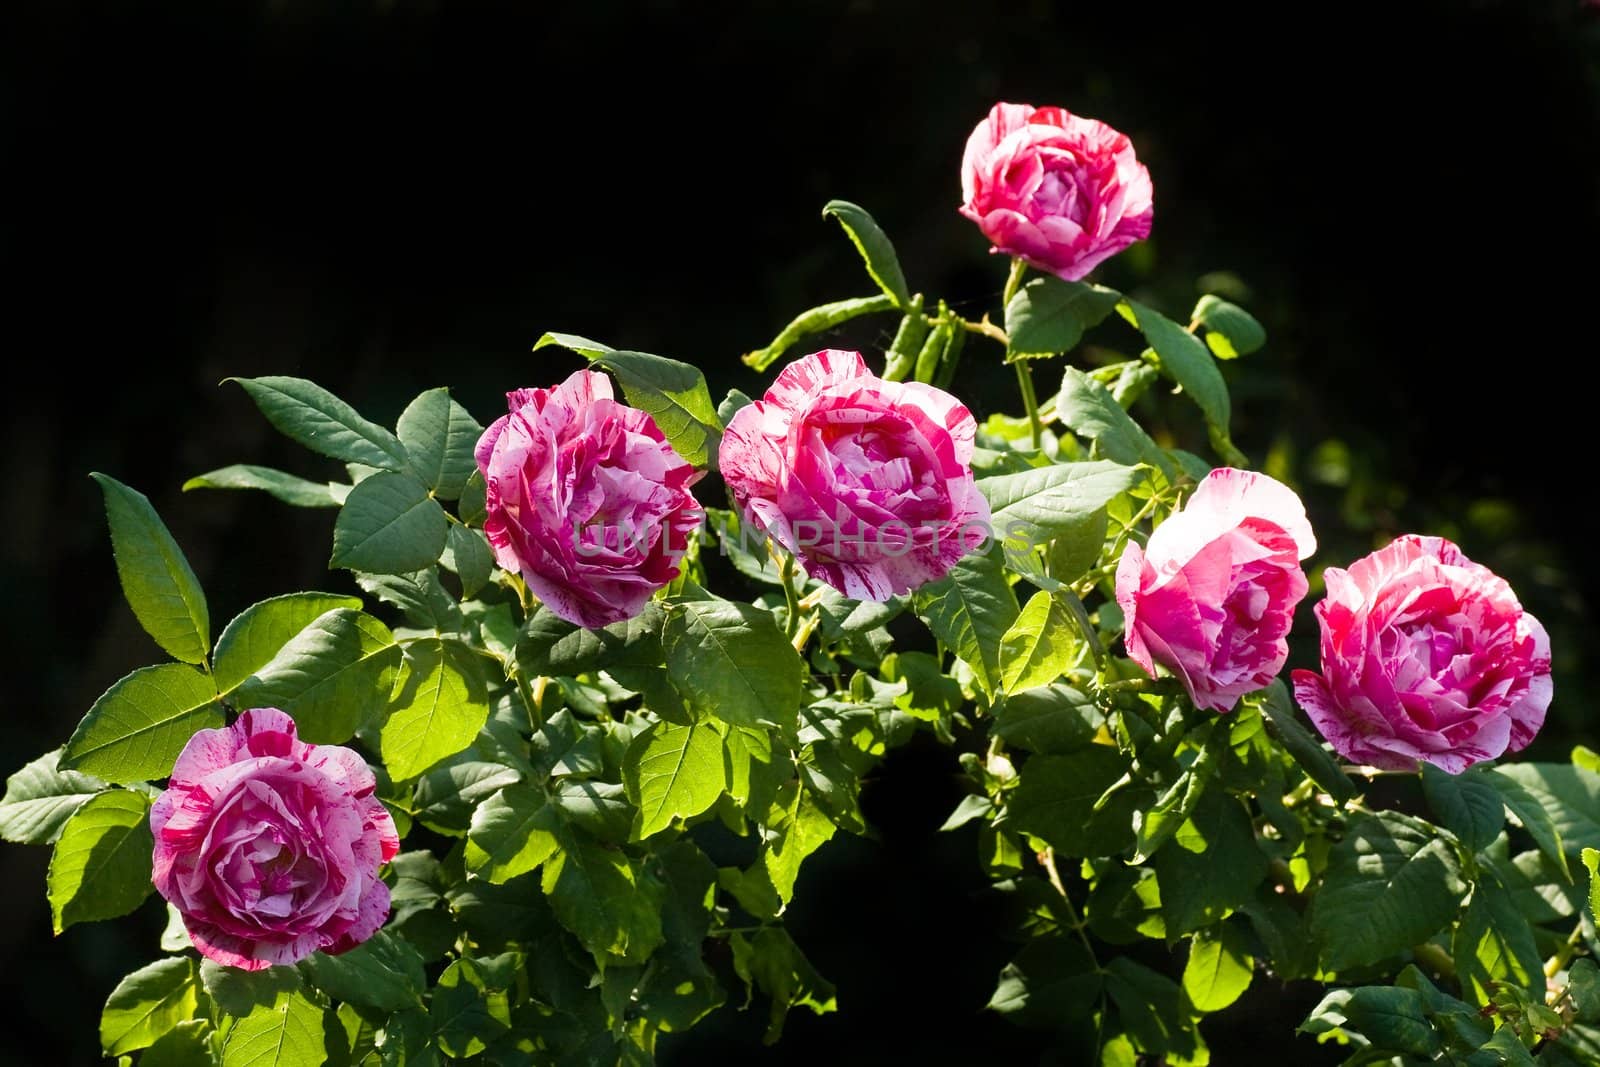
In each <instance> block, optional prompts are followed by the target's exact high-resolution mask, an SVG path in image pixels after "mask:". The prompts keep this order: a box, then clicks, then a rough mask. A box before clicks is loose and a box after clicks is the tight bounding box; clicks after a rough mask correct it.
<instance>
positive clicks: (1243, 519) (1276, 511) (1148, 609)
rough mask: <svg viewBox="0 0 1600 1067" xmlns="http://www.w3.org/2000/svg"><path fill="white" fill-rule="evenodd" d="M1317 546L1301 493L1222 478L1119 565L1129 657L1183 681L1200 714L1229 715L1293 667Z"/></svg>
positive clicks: (1235, 474) (1228, 474)
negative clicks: (1300, 609) (1293, 634)
mask: <svg viewBox="0 0 1600 1067" xmlns="http://www.w3.org/2000/svg"><path fill="white" fill-rule="evenodd" d="M1316 547H1317V541H1316V537H1315V535H1314V534H1313V533H1312V532H1311V524H1310V522H1308V521H1307V520H1306V512H1305V507H1304V505H1302V504H1301V503H1300V498H1299V497H1297V496H1295V494H1294V491H1293V490H1291V489H1290V488H1289V487H1288V486H1286V485H1283V484H1282V483H1281V482H1277V481H1274V480H1273V479H1271V478H1268V477H1267V476H1266V475H1264V474H1256V473H1254V472H1251V471H1241V470H1234V469H1232V468H1226V467H1225V468H1222V469H1219V470H1214V471H1212V472H1211V473H1210V474H1208V475H1206V476H1205V478H1204V479H1202V480H1201V482H1200V485H1199V487H1198V488H1197V489H1195V491H1194V495H1193V496H1191V497H1190V498H1189V501H1188V503H1186V504H1185V505H1184V507H1183V510H1182V511H1179V512H1178V513H1177V514H1175V515H1173V516H1172V517H1171V518H1169V519H1167V521H1166V522H1164V523H1162V524H1161V525H1160V526H1158V527H1156V529H1155V532H1154V533H1152V534H1151V535H1150V541H1149V543H1148V544H1147V545H1146V546H1145V547H1144V548H1143V549H1141V548H1140V547H1139V546H1138V544H1129V545H1128V547H1127V550H1126V551H1125V552H1124V553H1123V555H1122V560H1121V562H1120V563H1119V564H1118V565H1117V603H1118V604H1119V605H1120V606H1121V607H1122V612H1123V615H1124V617H1125V619H1126V623H1125V625H1126V628H1127V629H1126V633H1127V647H1128V655H1129V656H1131V657H1132V658H1133V660H1134V662H1136V663H1138V664H1139V665H1140V666H1141V667H1143V668H1144V669H1145V670H1146V671H1147V672H1149V673H1151V674H1152V675H1153V674H1154V673H1155V664H1156V663H1160V664H1161V665H1162V666H1164V667H1166V668H1168V669H1169V670H1171V671H1172V672H1173V673H1174V674H1176V675H1177V676H1178V678H1179V680H1180V681H1182V682H1183V687H1184V689H1185V690H1186V691H1187V692H1188V693H1189V699H1191V700H1193V701H1194V703H1195V706H1196V707H1201V708H1210V709H1211V710H1213V711H1229V710H1231V709H1232V708H1233V705H1234V704H1235V703H1236V702H1237V701H1238V699H1239V698H1240V697H1242V696H1244V695H1245V694H1246V693H1253V692H1255V691H1256V690H1258V689H1260V688H1262V687H1263V686H1265V685H1267V684H1269V683H1270V682H1271V681H1272V680H1273V679H1274V678H1276V677H1277V676H1278V672H1279V671H1281V670H1282V669H1283V665H1284V662H1285V661H1286V660H1287V659H1288V658H1289V643H1288V641H1287V640H1286V638H1287V636H1288V633H1289V627H1290V625H1291V624H1292V623H1293V621H1294V609H1295V605H1297V604H1299V603H1300V600H1301V598H1302V597H1304V596H1305V595H1306V576H1305V572H1304V571H1303V570H1301V569H1300V561H1301V560H1303V559H1305V558H1306V557H1308V556H1310V555H1311V553H1313V552H1315V551H1316Z"/></svg>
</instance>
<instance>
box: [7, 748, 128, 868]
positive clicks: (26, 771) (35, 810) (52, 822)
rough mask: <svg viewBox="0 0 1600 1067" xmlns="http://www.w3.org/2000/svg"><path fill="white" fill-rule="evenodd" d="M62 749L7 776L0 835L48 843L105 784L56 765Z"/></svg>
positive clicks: (12, 839)
mask: <svg viewBox="0 0 1600 1067" xmlns="http://www.w3.org/2000/svg"><path fill="white" fill-rule="evenodd" d="M60 758H61V749H59V748H58V749H56V750H55V751H54V752H46V753H45V754H44V755H42V756H40V757H39V758H38V759H36V760H34V761H33V762H32V763H29V764H27V765H26V766H25V767H23V768H22V769H21V770H20V771H18V772H17V773H15V774H13V775H12V776H11V777H9V778H7V779H6V793H5V797H4V798H0V838H4V839H5V840H7V841H15V842H17V843H19V844H29V845H48V844H50V843H52V842H53V841H55V840H56V838H58V837H60V836H61V828H62V827H63V826H65V825H66V823H67V820H68V819H70V818H71V817H72V813H73V812H75V811H77V810H78V809H79V808H81V807H83V805H84V804H86V803H87V802H88V800H89V798H90V797H92V796H94V795H95V794H96V793H98V792H100V791H101V790H102V789H104V788H105V787H106V783H105V782H102V781H101V780H100V779H98V778H93V777H90V776H89V775H87V774H81V773H79V772H78V771H64V770H61V769H60V767H59V766H58V762H57V761H58V760H59V759H60Z"/></svg>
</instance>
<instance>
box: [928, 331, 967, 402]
mask: <svg viewBox="0 0 1600 1067" xmlns="http://www.w3.org/2000/svg"><path fill="white" fill-rule="evenodd" d="M966 344H967V331H966V329H965V327H963V326H962V325H961V324H960V323H957V322H952V323H951V324H950V343H949V344H948V345H946V346H945V349H944V355H943V356H942V357H940V359H939V373H938V375H937V376H935V378H934V380H933V384H934V385H936V386H938V387H939V388H940V389H946V388H948V387H949V385H950V380H951V379H952V378H954V377H955V376H956V367H957V365H959V364H960V362H961V350H962V349H963V348H965V347H966Z"/></svg>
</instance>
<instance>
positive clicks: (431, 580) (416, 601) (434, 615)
mask: <svg viewBox="0 0 1600 1067" xmlns="http://www.w3.org/2000/svg"><path fill="white" fill-rule="evenodd" d="M355 577H356V584H357V585H359V586H360V587H361V588H362V589H365V590H366V591H367V592H368V593H370V594H372V595H373V596H375V597H377V598H378V599H379V600H381V601H383V602H384V603H385V604H393V605H394V606H395V607H397V608H399V609H400V610H401V611H403V612H405V614H406V620H407V621H408V622H410V623H411V624H412V625H413V626H416V627H417V628H419V629H423V630H432V631H434V632H435V633H441V634H458V633H461V632H463V631H465V630H466V628H467V622H466V619H465V618H463V617H462V615H461V605H460V604H458V603H457V602H456V598H455V597H454V596H452V595H451V594H450V592H449V591H448V590H446V589H445V587H444V583H443V582H441V581H440V580H439V570H438V568H437V567H425V568H423V569H422V570H420V571H413V572H411V573H410V574H366V573H363V572H360V571H358V572H356V576H355Z"/></svg>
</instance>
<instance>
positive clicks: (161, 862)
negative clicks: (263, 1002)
mask: <svg viewBox="0 0 1600 1067" xmlns="http://www.w3.org/2000/svg"><path fill="white" fill-rule="evenodd" d="M376 788H377V782H376V780H375V779H374V778H373V776H372V770H371V768H369V767H368V766H367V764H366V761H364V760H363V759H362V758H361V757H360V756H359V755H357V754H356V753H355V752H353V751H351V750H350V749H348V748H343V747H341V746H339V745H312V744H308V743H306V742H304V741H300V740H298V739H297V737H296V735H295V724H294V720H293V719H292V718H290V717H289V716H288V715H286V714H285V713H283V712H281V711H279V710H277V709H276V708H255V709H252V710H250V711H245V712H243V713H241V714H240V716H239V718H238V720H237V721H235V722H234V723H233V725H231V726H227V727H224V728H222V729H220V730H200V731H198V732H197V733H195V735H194V736H193V737H191V738H190V739H189V742H188V744H186V745H185V746H184V748H183V752H182V753H180V754H179V756H178V760H177V763H176V765H175V766H174V767H173V768H172V778H171V781H170V782H169V783H168V785H167V788H166V790H165V791H164V792H163V793H162V794H161V795H160V796H159V797H158V798H156V802H155V804H154V806H153V807H152V808H151V809H150V829H151V831H152V832H153V833H154V834H155V852H154V857H153V859H154V869H153V880H154V882H155V886H156V889H157V890H158V891H159V892H160V893H161V895H162V896H163V897H165V898H166V899H167V900H168V901H169V902H170V903H171V904H172V905H173V907H175V908H177V909H178V912H179V914H181V915H182V916H183V923H184V927H185V928H186V929H187V930H188V932H189V939H190V940H191V941H193V942H194V946H195V948H197V949H199V950H200V953H201V955H203V956H206V957H207V958H209V959H212V960H215V961H216V962H218V963H221V964H225V965H226V966H229V967H238V968H241V969H243V970H247V971H258V970H261V969H263V968H266V967H271V966H273V965H274V964H288V963H294V962H296V961H297V960H302V959H304V958H305V957H307V956H309V955H311V954H312V953H313V952H319V951H320V952H328V953H340V952H344V951H346V950H348V949H352V948H354V947H355V946H356V945H359V944H360V943H361V942H363V941H365V940H366V939H367V938H369V937H371V936H372V935H373V934H374V933H375V932H376V931H377V930H378V928H379V927H380V926H382V925H383V923H384V920H386V919H387V918H388V917H389V887H388V886H386V885H384V883H383V882H382V881H381V880H380V879H379V878H378V868H379V867H380V866H381V865H382V864H384V863H386V862H388V861H389V860H390V859H392V858H393V857H394V855H395V853H396V852H398V851H399V849H400V838H399V837H398V835H396V833H395V827H394V820H393V819H391V818H390V817H389V813H388V811H386V810H385V809H384V806H383V804H382V803H381V802H380V801H379V800H378V798H377V797H376V796H375V795H374V790H375V789H376Z"/></svg>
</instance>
